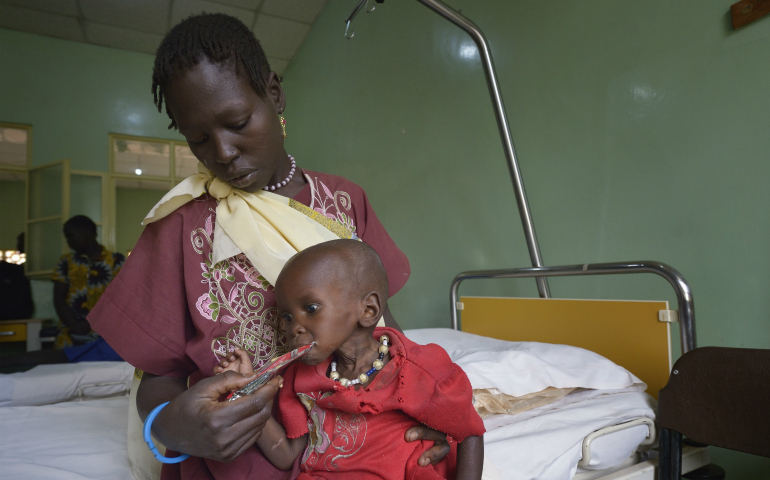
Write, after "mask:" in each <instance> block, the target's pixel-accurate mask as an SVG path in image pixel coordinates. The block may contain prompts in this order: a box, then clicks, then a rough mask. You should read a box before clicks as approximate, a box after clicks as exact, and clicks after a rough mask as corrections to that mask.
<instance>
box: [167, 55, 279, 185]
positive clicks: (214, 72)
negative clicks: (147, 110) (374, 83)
mask: <svg viewBox="0 0 770 480" xmlns="http://www.w3.org/2000/svg"><path fill="white" fill-rule="evenodd" d="M167 90H168V91H167V92H164V94H165V95H166V103H167V104H168V109H169V111H170V112H171V115H172V116H173V117H174V120H175V121H176V124H177V126H178V128H179V133H181V134H182V135H184V137H185V138H186V139H187V142H188V144H189V146H190V150H192V152H193V154H194V155H195V156H196V158H198V160H200V161H201V162H203V164H204V165H205V166H206V167H207V168H208V169H209V170H211V172H212V173H213V174H214V175H216V176H217V177H219V178H221V179H222V180H224V181H226V182H227V183H229V184H230V185H232V186H234V187H236V188H240V189H243V190H246V191H249V192H256V191H258V190H260V189H261V188H262V187H264V186H265V185H267V184H269V183H275V182H277V181H278V180H277V179H275V178H273V177H274V176H276V169H277V168H278V166H279V164H280V162H281V161H282V160H284V159H285V158H286V152H285V151H284V149H283V133H282V130H281V125H280V123H279V117H278V108H281V109H283V103H284V98H283V91H282V90H281V85H280V83H279V82H278V79H277V78H276V77H275V74H273V73H271V74H270V78H269V79H268V87H267V94H266V96H265V98H261V97H260V96H259V95H257V92H255V91H254V89H253V88H252V87H251V84H250V83H249V81H248V79H247V78H246V77H245V75H237V74H236V72H235V67H234V66H232V65H231V64H225V65H219V64H214V63H211V62H210V61H208V60H202V61H201V62H200V63H198V64H197V65H195V66H193V67H190V68H188V69H186V70H183V71H181V72H179V73H177V74H176V75H175V76H174V77H173V79H172V81H171V85H170V86H169V87H168V88H167ZM281 180H282V179H281Z"/></svg>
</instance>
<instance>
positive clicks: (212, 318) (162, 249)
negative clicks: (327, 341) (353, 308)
mask: <svg viewBox="0 0 770 480" xmlns="http://www.w3.org/2000/svg"><path fill="white" fill-rule="evenodd" d="M303 173H304V175H305V178H306V180H307V181H308V184H307V185H306V186H305V188H304V189H303V190H302V191H301V192H300V193H298V194H297V196H296V197H294V199H293V200H292V203H293V204H301V205H304V206H305V207H309V208H310V210H312V211H315V212H318V213H319V214H321V215H323V216H324V217H325V218H328V219H329V221H327V222H326V223H327V224H328V225H327V227H328V228H330V229H332V230H333V231H334V230H335V229H336V230H340V229H342V230H344V231H347V232H348V233H349V234H350V235H354V236H356V237H358V238H360V239H361V240H363V241H364V242H366V243H367V244H369V245H371V246H372V247H373V248H374V249H375V250H376V251H377V253H378V254H379V255H380V257H381V258H382V261H383V264H384V265H385V269H386V270H387V273H388V281H389V283H390V291H389V292H388V293H389V295H393V294H395V293H396V292H397V291H398V290H400V289H401V287H403V286H404V284H405V283H406V281H407V279H408V278H409V274H410V269H409V261H408V260H407V258H406V255H404V253H403V252H401V250H399V248H398V247H397V246H396V244H395V243H394V242H393V240H392V239H391V238H390V236H389V235H388V233H387V232H386V231H385V228H384V227H383V226H382V224H381V223H380V221H379V220H378V219H377V216H376V215H375V213H374V210H373V209H372V207H371V205H370V204H369V201H368V199H367V197H366V193H365V192H364V191H363V189H362V188H361V187H359V186H358V185H355V184H354V183H352V182H349V181H348V180H346V179H344V178H342V177H338V176H334V175H328V174H323V173H317V172H311V171H304V172H303ZM216 206H217V203H216V200H215V199H214V198H212V197H210V196H209V195H208V194H204V195H202V196H201V197H198V198H197V199H195V200H193V201H191V202H189V203H187V204H185V205H184V206H182V207H180V208H179V209H177V210H176V211H174V212H173V213H172V214H170V215H169V216H168V217H166V218H164V219H162V220H160V221H158V222H155V223H152V224H150V225H148V226H147V228H145V230H144V232H143V233H142V236H141V238H140V239H139V241H138V242H137V244H136V247H135V248H134V250H133V251H132V252H131V255H130V256H129V258H128V259H127V260H126V263H125V265H124V267H123V269H122V270H121V273H120V275H119V276H117V277H116V278H115V280H114V281H113V282H112V283H111V284H110V286H109V287H108V288H107V290H106V291H105V292H104V294H103V295H102V297H101V299H100V300H99V303H98V304H97V305H96V307H95V308H94V309H93V311H92V312H91V314H90V315H89V316H88V320H89V321H90V322H91V325H92V327H93V329H94V330H96V331H97V332H98V333H99V334H100V335H102V336H103V337H104V338H105V339H106V340H107V342H108V343H109V344H110V345H111V346H112V347H113V348H114V349H115V350H116V351H117V352H118V354H120V355H121V356H122V357H123V358H124V359H125V360H126V361H127V362H129V363H130V364H132V365H134V366H135V367H136V368H139V369H140V370H143V371H146V372H150V373H152V374H154V375H164V376H175V377H190V382H191V384H194V383H195V382H197V381H198V380H200V379H201V378H204V377H208V376H210V375H212V373H213V369H214V366H215V365H217V364H218V363H219V358H220V357H221V356H223V355H225V353H226V352H228V351H232V350H233V349H234V348H236V347H237V348H243V349H245V350H247V351H248V352H249V354H250V355H251V357H252V358H253V359H254V360H253V361H254V368H259V367H260V366H262V365H263V364H264V363H266V362H268V361H270V360H271V359H272V358H274V357H275V356H277V355H280V354H282V353H284V352H285V351H286V338H285V337H284V335H283V332H282V330H281V329H280V328H279V324H278V321H277V318H276V309H275V296H274V293H273V286H272V285H270V284H269V283H268V282H267V281H266V280H265V279H264V278H263V277H262V276H261V275H260V274H259V272H258V271H257V270H256V269H255V268H254V267H253V266H252V265H251V262H250V261H249V260H248V259H247V258H246V256H245V255H243V254H238V255H236V256H233V257H230V258H228V259H226V260H223V261H221V262H219V263H216V264H212V249H211V244H212V241H213V238H214V229H215V228H216ZM304 210H306V213H307V209H304ZM319 216H320V215H319ZM247 475H254V476H253V477H252V478H260V479H284V478H290V472H282V471H278V470H276V469H275V468H274V467H273V466H272V465H271V464H270V463H269V462H268V461H267V460H266V459H265V458H264V457H263V456H262V454H261V452H260V451H259V449H258V448H257V447H254V448H252V449H250V450H249V451H247V452H245V453H244V454H243V455H241V456H240V457H239V458H237V459H236V460H235V461H234V462H231V463H226V464H225V463H219V462H215V461H212V460H207V459H201V458H194V457H193V458H190V459H188V460H185V461H184V462H182V463H180V464H176V465H164V469H163V478H164V479H168V478H185V479H188V478H194V479H198V478H201V479H203V478H220V479H224V478H227V479H228V480H229V479H232V478H246V476H247Z"/></svg>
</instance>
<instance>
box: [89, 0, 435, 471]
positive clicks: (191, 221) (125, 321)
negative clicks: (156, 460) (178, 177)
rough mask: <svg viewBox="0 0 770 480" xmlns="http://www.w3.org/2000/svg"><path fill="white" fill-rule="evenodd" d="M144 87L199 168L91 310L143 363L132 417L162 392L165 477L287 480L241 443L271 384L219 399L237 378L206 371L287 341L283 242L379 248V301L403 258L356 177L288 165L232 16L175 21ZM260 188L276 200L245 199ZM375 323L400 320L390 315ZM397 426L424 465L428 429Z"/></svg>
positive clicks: (258, 423) (253, 431) (259, 421)
mask: <svg viewBox="0 0 770 480" xmlns="http://www.w3.org/2000/svg"><path fill="white" fill-rule="evenodd" d="M153 93H154V95H155V103H156V105H157V106H158V109H159V110H160V109H161V108H162V106H163V103H164V101H165V106H166V112H167V113H168V115H169V117H170V118H171V125H170V127H169V128H178V130H179V132H180V133H181V134H182V135H184V136H185V138H186V139H187V140H188V143H189V145H190V148H191V150H192V152H193V153H194V154H195V156H196V157H197V158H198V160H200V161H201V163H202V167H205V168H201V169H200V171H201V173H200V174H199V175H197V176H193V177H190V178H189V179H187V180H185V181H184V182H183V183H182V184H180V185H179V186H177V187H176V188H175V189H174V190H172V191H171V192H169V194H167V195H166V196H165V197H164V199H163V200H161V202H160V204H159V205H158V206H156V207H155V208H154V209H153V210H152V211H151V212H150V214H149V215H148V217H147V219H145V223H149V225H148V226H147V228H146V229H145V231H144V233H143V234H142V237H141V238H140V240H139V242H138V243H137V245H136V247H135V249H134V250H133V251H132V254H131V256H130V257H129V259H128V260H127V262H126V264H125V266H124V268H123V270H122V271H121V274H120V275H119V276H118V277H117V278H116V279H115V281H114V282H113V283H112V284H111V285H110V287H109V288H108V289H107V291H106V292H105V294H104V295H103V296H102V299H101V300H100V302H99V304H98V305H97V306H96V308H95V309H94V310H93V312H92V313H91V315H90V316H89V317H88V319H89V321H90V322H91V325H92V326H93V328H94V329H95V330H96V331H97V332H99V333H100V334H101V335H102V336H103V337H105V338H106V339H107V341H108V342H109V343H110V344H111V345H112V346H113V347H114V348H115V350H116V351H117V352H118V353H119V354H120V355H121V356H122V357H123V358H125V359H126V360H127V361H128V362H129V363H131V364H132V365H134V366H136V367H137V368H139V369H141V370H143V371H144V372H145V373H144V376H143V378H142V383H141V386H140V388H139V391H138V396H137V407H138V410H139V413H140V416H141V417H142V419H144V418H145V417H146V416H147V414H148V413H149V412H150V410H152V409H153V408H155V407H157V406H158V405H160V404H162V403H164V402H170V403H169V405H168V406H167V407H165V408H164V409H163V410H162V411H161V412H160V414H159V415H158V417H157V418H156V420H155V422H154V424H153V434H154V435H155V436H156V438H158V439H159V440H160V441H161V442H162V443H163V444H165V445H166V446H167V447H168V448H169V449H170V450H174V451H180V452H184V453H188V454H190V455H191V458H190V459H188V460H185V461H184V462H182V463H180V464H178V465H164V469H163V478H228V479H230V478H241V477H246V476H247V475H249V476H253V478H270V479H273V478H275V479H279V478H280V479H283V478H291V477H292V476H293V475H296V472H293V473H292V472H282V471H278V470H276V469H275V468H274V467H272V465H270V463H269V462H268V461H267V460H266V459H265V458H264V457H263V456H262V454H261V452H260V451H259V450H258V449H257V448H256V447H254V442H255V441H256V439H257V438H258V436H259V435H260V432H261V429H262V427H263V425H264V423H265V421H266V420H267V418H268V417H269V414H270V407H271V402H272V399H273V396H274V395H275V393H276V391H277V385H276V384H275V382H273V383H271V384H268V386H266V387H263V388H262V389H260V390H259V391H258V392H257V393H255V394H254V395H251V396H249V397H245V398H243V399H239V400H238V401H236V402H233V403H222V402H220V401H219V398H220V397H221V396H222V395H223V394H226V393H227V392H229V391H231V390H234V389H237V388H240V387H242V386H244V385H245V384H246V383H248V380H249V379H248V378H246V377H244V376H241V375H239V374H236V373H234V372H227V373H226V374H223V375H218V376H216V377H209V378H204V377H205V376H206V375H209V372H212V371H213V367H214V366H215V365H216V364H218V363H219V360H220V358H221V357H223V356H225V355H226V354H227V353H228V352H229V351H232V350H233V349H234V348H242V349H245V350H246V351H248V352H249V353H250V354H251V357H252V358H254V368H258V367H260V366H261V365H263V364H264V363H266V362H268V361H270V360H271V359H272V358H274V357H275V356H276V355H278V354H280V353H282V352H283V351H284V350H285V347H286V339H285V338H283V336H282V335H281V334H280V331H281V329H280V328H278V323H277V320H276V318H275V309H274V305H275V300H274V295H273V290H272V283H273V282H274V281H275V278H276V277H277V275H278V272H279V271H280V268H281V267H282V266H283V263H285V261H286V260H287V259H288V258H289V257H290V256H291V255H293V254H294V253H295V252H296V251H298V250H302V249H304V248H306V247H307V246H310V245H313V244H316V243H320V242H322V241H327V240H330V239H333V238H360V239H361V240H363V241H364V242H366V243H368V244H369V245H371V246H372V247H373V248H374V249H375V250H376V251H377V253H378V254H379V255H380V257H381V258H382V260H383V263H384V264H385V266H386V270H387V273H388V280H389V282H390V285H391V287H390V291H389V294H390V295H392V294H394V293H395V292H397V291H398V290H399V289H400V288H401V287H402V286H403V285H404V284H405V283H406V280H407V279H408V276H409V263H408V261H407V259H406V256H405V255H404V254H403V253H402V252H401V251H400V250H399V249H398V247H396V245H395V244H394V243H393V241H392V240H391V239H390V237H389V236H388V234H387V232H386V231H385V229H384V227H383V226H382V224H381V223H380V222H379V220H377V217H376V215H375V214H374V211H373V210H372V208H371V206H370V205H369V203H368V200H367V198H366V194H365V193H364V191H363V190H362V189H361V188H360V187H358V186H357V185H354V184H352V183H351V182H348V181H347V180H345V179H344V178H341V177H336V176H333V175H327V174H322V173H317V172H310V171H305V170H302V169H298V168H297V167H296V164H295V161H294V159H293V158H292V157H290V156H289V155H287V153H286V151H285V150H284V146H283V140H284V138H285V122H284V120H283V117H281V116H280V115H281V114H282V113H283V111H284V109H285V106H286V100H285V98H284V92H283V89H282V88H281V84H280V82H279V79H278V77H277V76H276V74H275V73H274V72H271V71H270V67H269V65H268V62H267V59H266V58H265V55H264V53H263V52H262V49H261V47H260V46H259V43H258V42H257V41H256V39H255V38H254V36H253V34H252V33H251V32H250V31H249V30H248V28H246V26H245V25H243V24H242V23H241V22H240V21H238V20H236V19H234V18H232V17H228V16H226V15H221V14H204V15H199V16H194V17H190V18H188V19H186V20H184V21H183V22H182V23H180V24H179V25H177V26H176V27H174V28H173V29H172V30H171V31H170V32H169V33H168V35H167V36H166V38H165V39H164V40H163V42H162V43H161V45H160V47H159V48H158V53H157V55H156V59H155V68H154V72H153ZM263 189H270V191H271V192H274V194H271V193H260V194H259V195H254V193H256V192H261V191H262V190H263ZM384 317H385V322H386V324H387V325H389V326H394V327H396V328H397V324H396V323H395V322H394V320H393V318H392V316H391V315H390V312H389V311H386V312H385V315H384ZM188 378H189V383H190V385H191V386H190V388H188V386H187V383H188ZM405 436H406V438H407V440H409V441H414V440H417V439H421V438H426V439H429V440H435V441H436V442H437V444H436V445H435V446H434V447H433V448H432V449H430V450H428V451H427V452H426V453H425V454H424V455H423V457H422V458H421V459H420V464H421V465H427V464H428V463H431V462H432V463H435V462H437V461H439V460H441V458H443V457H444V455H446V453H447V452H448V450H449V447H448V444H447V443H446V441H445V437H444V436H443V435H442V434H440V433H438V432H435V431H433V430H430V429H428V428H426V427H414V428H412V429H410V430H409V431H407V432H405ZM295 470H296V467H295Z"/></svg>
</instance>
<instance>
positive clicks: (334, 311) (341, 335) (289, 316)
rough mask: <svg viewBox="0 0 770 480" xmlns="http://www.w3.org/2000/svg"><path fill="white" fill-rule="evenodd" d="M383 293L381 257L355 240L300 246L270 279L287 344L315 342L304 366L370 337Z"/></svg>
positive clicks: (384, 298)
mask: <svg viewBox="0 0 770 480" xmlns="http://www.w3.org/2000/svg"><path fill="white" fill-rule="evenodd" d="M387 295H388V277H387V274H386V273H385V267H384V266H383V265H382V261H381V260H380V257H379V256H378V255H377V252H375V251H374V249H373V248H372V247H370V246H369V245H367V244H365V243H363V242H359V241H356V240H334V241H331V242H325V243H320V244H318V245H315V246H313V247H310V248H307V249H305V250H303V251H302V252H300V253H298V254H297V255H295V256H294V257H292V258H291V260H289V261H288V262H287V263H286V266H285V267H284V268H283V270H282V271H281V274H280V275H279V276H278V280H277V281H276V283H275V298H276V302H277V306H278V318H279V319H280V320H281V322H282V323H283V326H284V328H285V330H286V336H287V337H288V339H289V345H290V347H291V348H297V347H300V346H302V345H308V344H310V343H312V342H316V346H315V347H314V348H313V349H312V350H311V352H310V353H309V354H308V355H307V356H305V357H304V358H303V361H304V362H305V363H308V364H318V363H321V362H323V361H324V360H326V359H327V358H328V357H329V355H331V354H332V353H334V352H335V351H337V350H338V349H339V348H340V347H341V346H342V345H344V344H345V343H346V342H347V341H348V340H350V339H353V338H355V339H358V340H360V341H362V342H365V341H370V340H372V331H373V330H374V327H375V326H376V324H377V321H378V320H379V319H380V316H381V315H382V312H383V311H384V310H385V306H386V303H387ZM367 339H368V340H367Z"/></svg>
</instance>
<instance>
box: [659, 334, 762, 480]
mask: <svg viewBox="0 0 770 480" xmlns="http://www.w3.org/2000/svg"><path fill="white" fill-rule="evenodd" d="M768 398H770V350H758V349H748V348H723V347H703V348H696V349H694V350H691V351H690V352H688V353H686V354H684V355H682V357H681V358H680V359H679V360H678V361H677V362H676V363H675V364H674V368H673V370H672V371H671V376H670V377H669V380H668V384H666V386H665V387H664V388H663V389H662V390H661V391H660V394H659V396H658V427H659V435H660V463H659V469H660V473H659V477H658V478H659V480H679V478H680V475H681V471H682V459H681V454H682V435H686V436H687V437H688V439H689V440H692V441H695V442H699V443H703V444H707V445H714V446H717V447H722V448H727V449H730V450H737V451H741V452H746V453H751V454H754V455H761V456H763V457H770V408H768Z"/></svg>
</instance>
